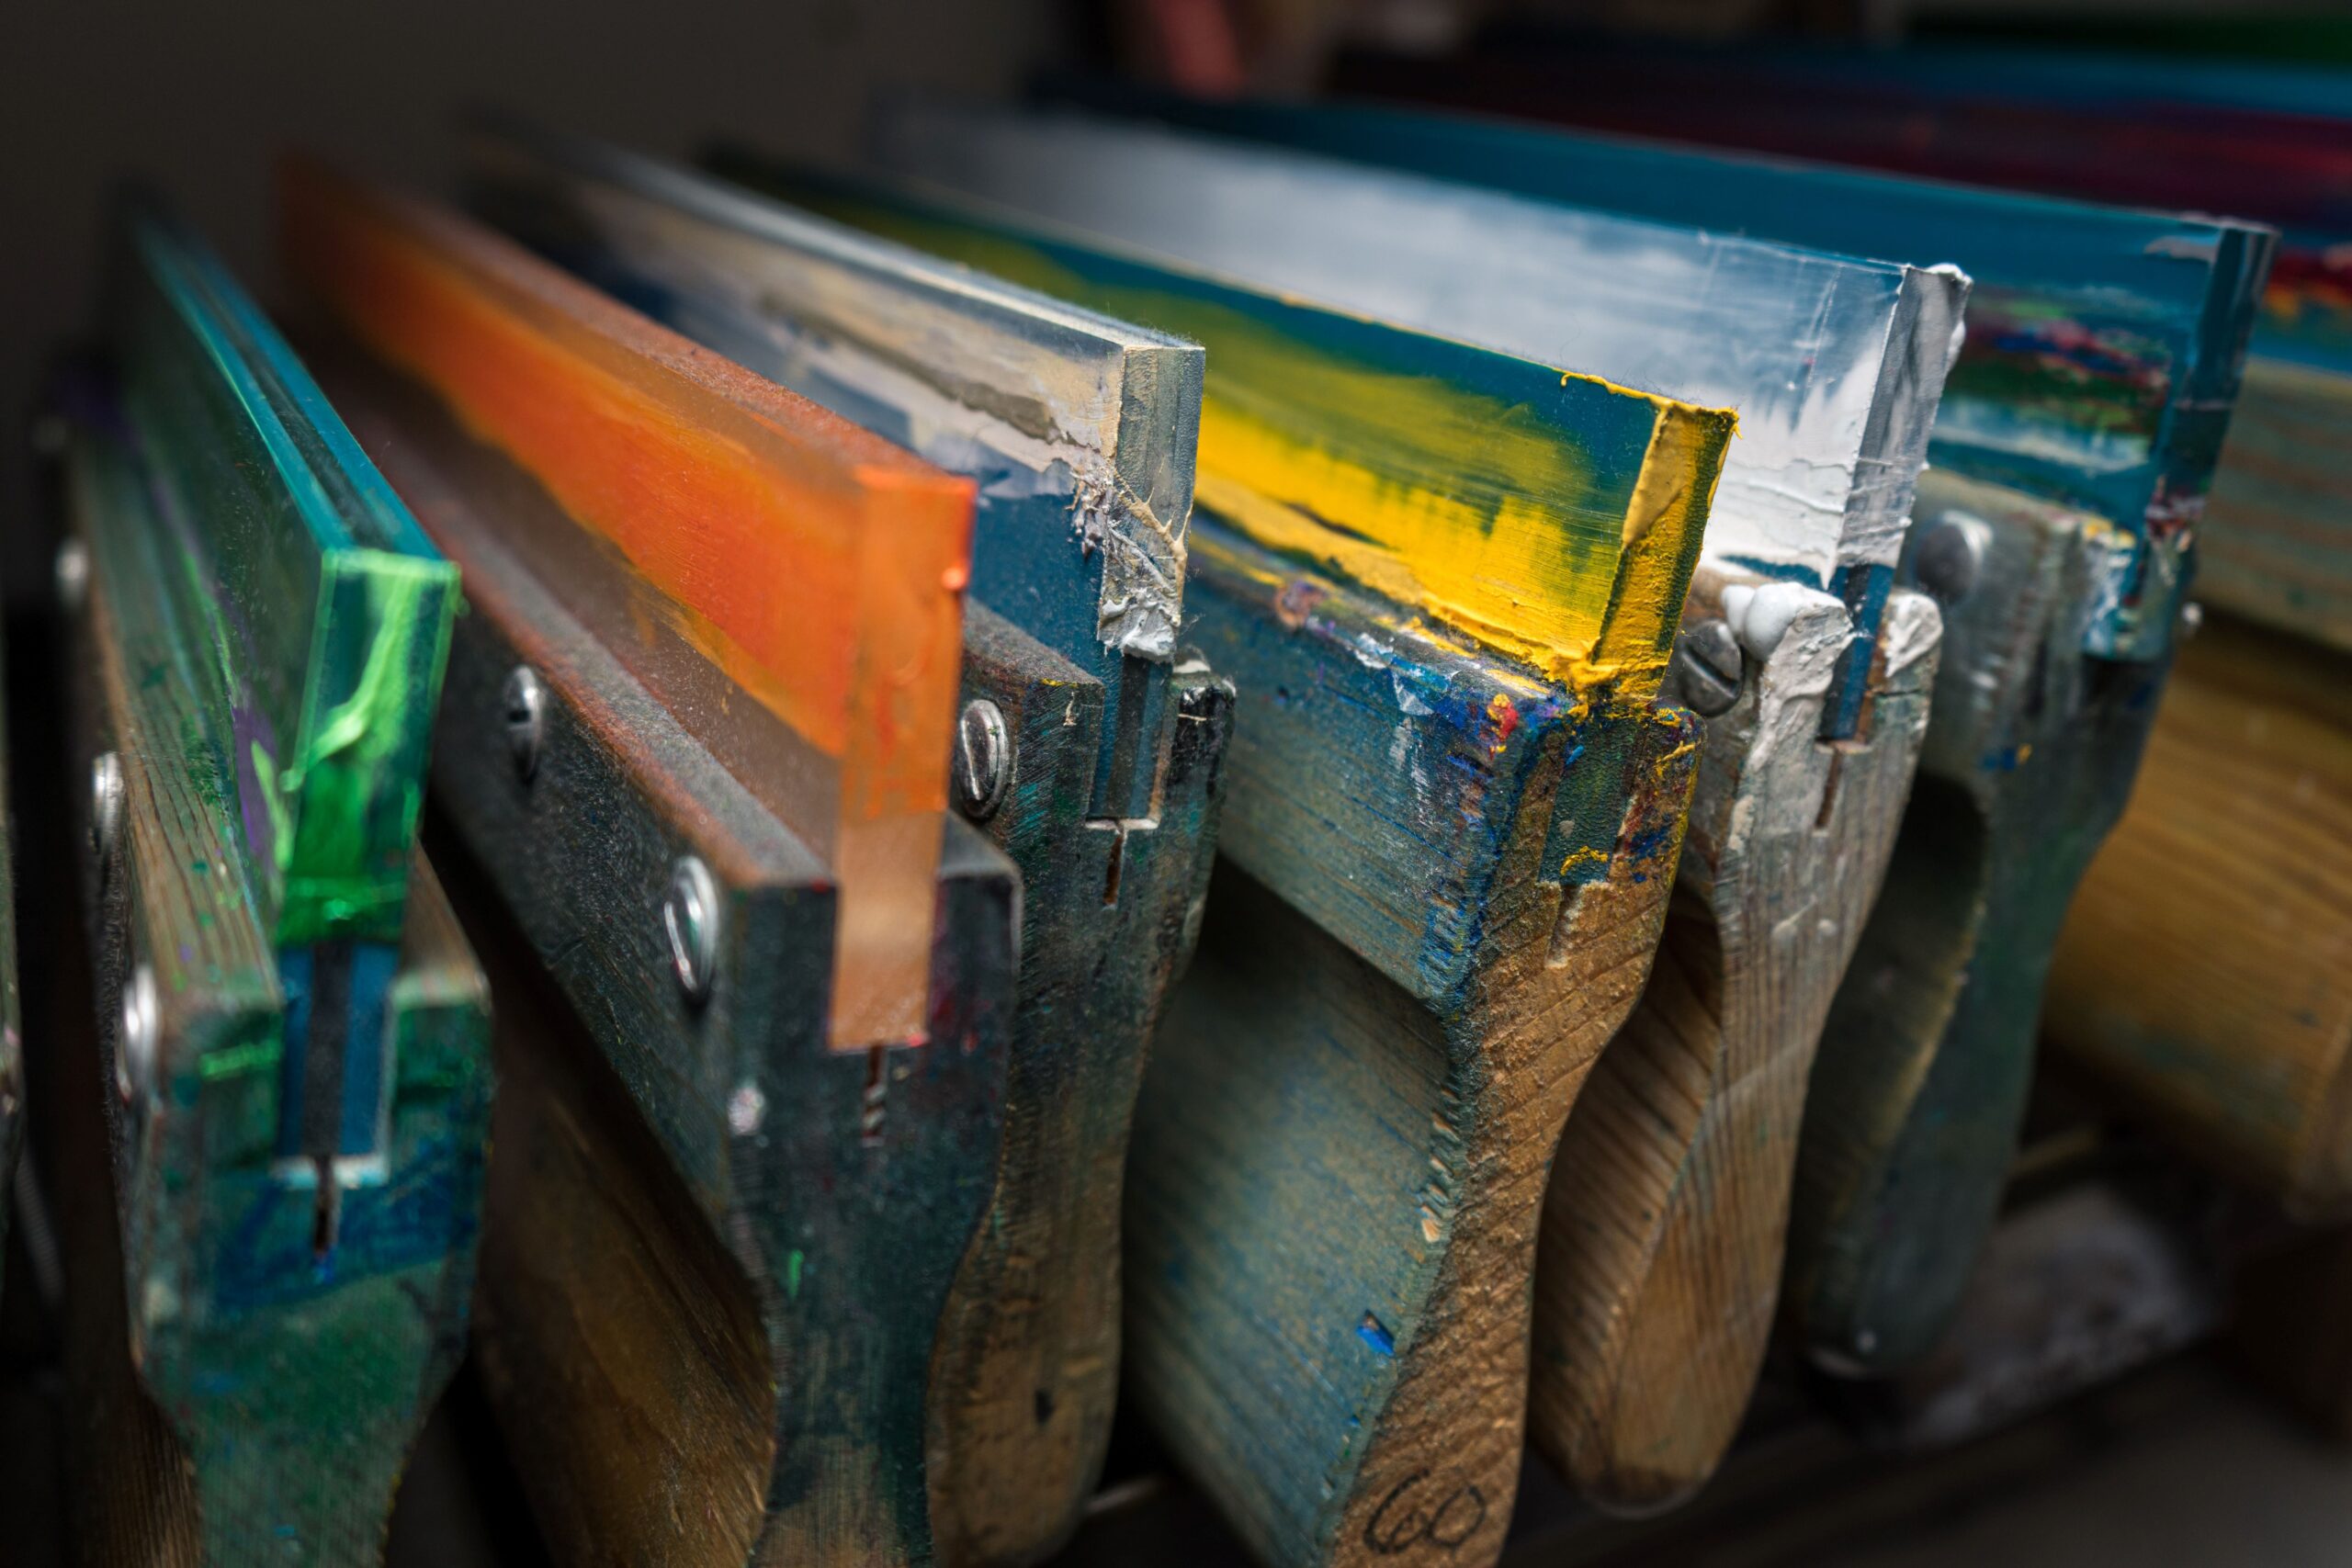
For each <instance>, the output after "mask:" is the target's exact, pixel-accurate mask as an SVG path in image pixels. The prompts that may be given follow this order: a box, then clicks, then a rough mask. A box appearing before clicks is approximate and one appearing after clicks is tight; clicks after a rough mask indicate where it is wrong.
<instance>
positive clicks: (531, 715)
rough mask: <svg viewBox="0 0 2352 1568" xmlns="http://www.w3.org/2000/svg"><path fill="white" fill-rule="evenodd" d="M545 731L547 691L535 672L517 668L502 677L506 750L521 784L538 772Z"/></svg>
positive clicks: (546, 723) (518, 666)
mask: <svg viewBox="0 0 2352 1568" xmlns="http://www.w3.org/2000/svg"><path fill="white" fill-rule="evenodd" d="M547 727H548V689H547V685H546V683H545V682H542V681H540V679H539V673H538V671H536V670H534V669H532V668H531V667H530V666H529V665H527V664H517V665H516V666H515V670H514V672H513V673H512V674H510V675H508V676H507V677H506V750H507V752H508V754H509V755H511V756H512V757H513V758H514V759H515V777H516V778H518V779H521V780H522V781H523V782H524V783H525V784H528V783H530V782H531V779H532V777H533V775H535V774H536V773H538V771H539V742H540V741H541V740H542V739H545V738H546V735H547Z"/></svg>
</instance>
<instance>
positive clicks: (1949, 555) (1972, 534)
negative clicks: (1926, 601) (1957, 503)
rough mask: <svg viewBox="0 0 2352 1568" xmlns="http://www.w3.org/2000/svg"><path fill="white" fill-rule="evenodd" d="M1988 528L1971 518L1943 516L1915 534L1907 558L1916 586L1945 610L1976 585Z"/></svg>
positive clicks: (1965, 595)
mask: <svg viewBox="0 0 2352 1568" xmlns="http://www.w3.org/2000/svg"><path fill="white" fill-rule="evenodd" d="M1991 533H1992V531H1991V530H1990V529H1988V528H1986V527H1985V525H1984V524H1983V523H1981V522H1979V521H1978V520H1977V519H1975V518H1973V517H1946V518H1944V519H1942V520H1941V521H1939V522H1938V523H1936V524H1934V525H1931V526H1930V527H1929V528H1928V531H1927V532H1926V533H1925V534H1923V535H1921V536H1920V537H1919V547H1918V549H1917V552H1915V553H1914V555H1913V557H1912V561H1911V570H1912V572H1913V574H1914V575H1915V576H1916V577H1917V579H1918V581H1919V586H1920V587H1921V588H1923V589H1925V590H1927V591H1928V593H1929V594H1931V595H1933V596H1934V598H1935V601H1936V603H1937V604H1940V605H1942V606H1943V607H1945V608H1946V609H1949V608H1951V606H1952V605H1954V604H1959V603H1960V602H1961V601H1962V599H1965V598H1967V597H1968V595H1969V594H1970V593H1971V592H1973V590H1974V589H1975V587H1976V579H1977V576H1978V574H1979V573H1981V572H1982V571H1983V570H1985V545H1986V543H1987V542H1988V540H1989V539H1990V537H1991Z"/></svg>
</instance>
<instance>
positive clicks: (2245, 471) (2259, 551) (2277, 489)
mask: <svg viewBox="0 0 2352 1568" xmlns="http://www.w3.org/2000/svg"><path fill="white" fill-rule="evenodd" d="M2346 357H2347V358H2352V355H2347V356H2346ZM2347 430H2352V368H2333V369H2321V368H2316V367H2307V366H2301V365H2295V364H2290V363H2289V362H2287V361H2285V360H2282V359H2276V358H2270V357H2266V356H2263V355H2256V356H2255V357H2254V358H2251V359H2249V360H2247V361H2246V367H2245V387H2244V388H2243V389H2240V391H2239V393H2238V408H2237V412H2236V413H2235V414H2234V415H2233V416H2232V418H2231V420H2230V435H2229V440H2228V442H2227V443H2226V444H2225V445H2224V446H2222V467H2221V469H2220V471H2219V472H2217V473H2216V474H2215V475H2214V476H2213V494H2212V499H2211V504H2210V505H2209V506H2208V507H2207V508H2206V514H2205V525H2204V526H2203V527H2202V528H2201V529H2199V533H2198V560H2197V594H2198V597H2199V599H2200V600H2202V601H2203V602H2204V603H2205V604H2207V605H2209V606H2211V607H2214V608H2219V609H2222V610H2227V611H2229V612H2230V613H2232V614H2233V615H2242V616H2244V617H2245V618H2246V619H2248V620H2251V621H2258V622H2260V623H2262V624H2263V625H2266V626H2274V627H2277V628H2278V629H2279V630H2281V631H2287V632H2292V633H2294V634H2296V635H2297V636H2301V637H2311V638H2312V639H2313V640H2315V641H2317V642H2321V643H2324V644H2326V645H2327V646H2328V647H2330V648H2333V649H2352V526H2347V517H2352V499H2347V498H2352V442H2346V439H2345V434H2344V433H2345V432H2346V431H2347Z"/></svg>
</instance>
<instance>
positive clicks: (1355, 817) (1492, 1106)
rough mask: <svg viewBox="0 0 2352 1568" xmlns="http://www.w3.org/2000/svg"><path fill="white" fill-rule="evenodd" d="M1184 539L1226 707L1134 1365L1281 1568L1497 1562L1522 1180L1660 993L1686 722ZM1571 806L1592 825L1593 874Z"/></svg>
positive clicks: (1514, 1385) (1143, 1196) (1164, 1426)
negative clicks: (1215, 840)
mask: <svg viewBox="0 0 2352 1568" xmlns="http://www.w3.org/2000/svg"><path fill="white" fill-rule="evenodd" d="M1193 538H1194V554H1193V563H1194V578H1193V596H1192V602H1193V605H1194V607H1195V614H1196V617H1197V618H1196V620H1195V622H1194V626H1195V628H1196V635H1197V637H1199V639H1200V643H1201V647H1202V649H1203V650H1204V655H1205V656H1206V657H1207V658H1208V659H1209V660H1212V661H1213V662H1214V663H1215V665H1216V667H1217V668H1219V669H1229V670H1233V671H1236V672H1237V676H1238V679H1237V685H1238V689H1239V691H1240V693H1241V697H1240V711H1239V714H1238V718H1237V722H1236V727H1235V739H1234V749H1233V755H1232V761H1231V770H1232V775H1233V778H1232V783H1231V785H1230V793H1229V795H1228V801H1227V816H1226V820H1225V826H1224V830H1223V835H1222V840H1221V842H1222V847H1223V850H1224V852H1225V855H1226V858H1225V859H1224V861H1223V862H1222V864H1221V868H1220V870H1219V872H1218V874H1217V880H1216V886H1215V888H1214V890H1213V893H1212V897H1211V901H1210V903H1211V911H1212V913H1211V915H1210V918H1209V919H1208V920H1207V922H1206V930H1205V931H1204V938H1203V942H1202V951H1201V953H1200V955H1199V957H1198V959H1197V961H1196V963H1195V964H1194V967H1193V972H1192V974H1191V975H1190V976H1188V978H1187V979H1186V980H1185V982H1184V983H1183V984H1182V986H1181V987H1179V988H1178V990H1177V993H1176V996H1175V998H1174V999H1173V1000H1172V1001H1171V1003H1170V1011H1169V1016H1168V1019H1167V1021H1166V1022H1165V1023H1164V1024H1163V1026H1162V1028H1161V1031H1160V1035H1159V1043H1158V1046H1157V1049H1156V1050H1155V1052H1154V1055H1153V1058H1152V1065H1151V1067H1150V1069H1149V1072H1148V1077H1147V1080H1146V1084H1145V1089H1144V1093H1143V1096H1142V1099H1141V1100H1140V1101H1139V1102H1138V1106H1137V1111H1136V1145H1135V1153H1134V1156H1133V1158H1134V1165H1133V1169H1132V1170H1131V1172H1130V1174H1129V1178H1128V1213H1127V1235H1128V1248H1129V1251H1128V1259H1127V1280H1126V1294H1127V1311H1128V1314H1129V1333H1130V1342H1129V1368H1130V1371H1129V1379H1130V1386H1131V1388H1132V1390H1133V1392H1134V1393H1135V1395H1136V1399H1137V1400H1138V1401H1139V1403H1140V1404H1141V1405H1142V1407H1143V1409H1144V1410H1145V1412H1146V1413H1147V1415H1148V1416H1149V1417H1150V1418H1151V1419H1152V1421H1153V1423H1154V1424H1155V1426H1156V1427H1158V1429H1159V1432H1160V1434H1161V1435H1162V1437H1163V1438H1165V1439H1166V1440H1167V1441H1168V1443H1169V1444H1170V1448H1171V1450H1173V1451H1174V1453H1175V1454H1176V1456H1177V1458H1178V1461H1179V1462H1180V1463H1182V1465H1183V1466H1184V1467H1185V1468H1187V1469H1188V1470H1190V1471H1191V1472H1193V1473H1194V1474H1195V1476H1197V1477H1198V1478H1200V1479H1201V1480H1203V1481H1204V1483H1207V1484H1208V1485H1209V1487H1210V1488H1211V1490H1212V1491H1213V1493H1214V1494H1215V1495H1216V1496H1217V1497H1218V1499H1219V1501H1220V1503H1221V1505H1222V1506H1223V1507H1224V1509H1225V1511H1226V1513H1227V1517H1228V1518H1229V1519H1230V1520H1231V1521H1232V1522H1233V1523H1234V1525H1235V1526H1236V1528H1237V1529H1238V1530H1239V1531H1240V1532H1241V1534H1242V1536H1243V1539H1244V1540H1247V1541H1248V1542H1249V1544H1250V1547H1251V1548H1252V1549H1253V1551H1256V1553H1257V1554H1258V1555H1259V1556H1260V1557H1261V1559H1263V1560H1264V1561H1267V1562H1370V1561H1376V1560H1385V1559H1389V1558H1403V1559H1404V1560H1406V1561H1412V1562H1440V1561H1444V1562H1490V1561H1492V1560H1493V1558H1494V1556H1495V1554H1496V1553H1497V1552H1498V1551H1499V1550H1500V1548H1501V1544H1502V1534H1503V1529H1504V1527H1505V1525H1506V1523H1507V1522H1508V1518H1509V1515H1510V1504H1511V1500H1512V1496H1513V1493H1514V1489H1515V1484H1516V1478H1517V1474H1518V1469H1519V1465H1520V1461H1521V1451H1520V1441H1519V1432H1520V1425H1519V1422H1518V1421H1517V1420H1516V1419H1514V1418H1513V1416H1515V1415H1516V1413H1517V1412H1518V1411H1519V1410H1520V1409H1521V1401H1522V1400H1523V1397H1524V1392H1525V1388H1526V1382H1527V1375H1528V1369H1527V1312H1528V1308H1529V1304H1530V1291H1531V1282H1532V1275H1531V1273H1530V1267H1531V1265H1532V1259H1533V1238H1534V1222H1535V1217H1536V1210H1537V1208H1538V1205H1539V1202H1540V1199H1541V1195H1542V1190H1543V1179H1544V1173H1545V1170H1546V1168H1547V1166H1548V1161H1549V1155H1550V1150H1551V1147H1552V1145H1553V1143H1554V1142H1555V1140H1556V1138H1557V1136H1558V1132H1559V1128H1560V1126H1561V1124H1562V1123H1563V1122H1565V1121H1566V1117H1567V1112H1568V1107H1569V1105H1570V1104H1571V1103H1572V1102H1573V1100H1574V1099H1575V1097H1576V1093H1577V1088H1578V1087H1579V1086H1580V1084H1581V1083H1582V1081H1583V1079H1584V1077H1585V1075H1586V1074H1587V1073H1588V1072H1589V1069H1590V1067H1591V1065H1592V1062H1593V1060H1594V1058H1595V1057H1596V1056H1597V1055H1598V1054H1599V1052H1600V1047H1601V1045H1602V1044H1603V1043H1606V1042H1607V1040H1608V1039H1609V1037H1610V1035H1611V1033H1612V1032H1614V1031H1615V1029H1616V1027H1617V1024H1618V1023H1619V1022H1620V1021H1622V1020H1623V1017H1624V1015H1625V1013H1626V1012H1627V1011H1628V1010H1630V1009H1631V1007H1632V1005H1633V1002H1634V998H1635V997H1636V996H1637V995H1638V994H1639V992H1640V989H1641V987H1642V985H1643V983H1644V980H1645V977H1646V975H1647V971H1648V965H1649V959H1650V954H1651V953H1652V951H1653V948H1654V945H1655V943H1656V942H1657V932H1658V929H1659V923H1660V922H1661V920H1662V919H1663V916H1664V910H1665V894H1666V891H1667V887H1668V884H1669V883H1670V881H1671V872H1672V866H1673V863H1674V858H1675V855H1676V853H1677V852H1678V851H1679V841H1680V836H1681V824H1682V819H1683V812H1684V810H1685V808H1686V806H1687V801H1688V791H1689V789H1690V785H1691V770H1692V764H1693V763H1694V761H1695V755H1696V746H1695V740H1696V731H1695V727H1694V726H1693V724H1692V722H1691V719H1690V718H1689V716H1687V715H1682V714H1679V713H1678V712H1676V711H1674V710H1665V709H1647V710H1634V711H1627V710H1625V709H1622V708H1618V709H1612V708H1611V706H1610V705H1607V704H1606V703H1600V704H1596V705H1593V706H1591V707H1583V706H1580V705H1578V704H1577V703H1576V702H1575V701H1574V699H1573V698H1571V697H1570V696H1568V694H1565V693H1560V692H1556V691H1549V690H1546V689H1545V688H1543V687H1540V686H1536V687H1532V688H1531V687H1530V686H1529V685H1527V684H1526V683H1524V681H1523V677H1520V676H1517V675H1516V674H1514V673H1513V672H1511V671H1510V670H1509V668H1508V667H1507V666H1498V665H1497V664H1496V663H1494V662H1493V661H1490V660H1485V659H1483V658H1481V657H1479V656H1476V655H1474V654H1468V653H1465V652H1464V651H1463V650H1461V649H1458V648H1451V647H1448V646H1446V645H1444V644H1443V643H1442V642H1433V641H1431V640H1430V639H1429V638H1427V637H1423V636H1419V635H1417V634H1416V632H1415V631H1414V630H1413V629H1412V628H1411V627H1409V626H1405V625H1403V624H1401V623H1400V621H1399V619H1398V618H1397V616H1396V615H1394V613H1393V612H1392V611H1391V610H1390V609H1389V608H1388V607H1386V606H1385V605H1383V604H1380V603H1379V602H1378V601H1377V600H1375V599H1374V598H1373V597H1372V596H1370V595H1366V594H1363V593H1362V592H1360V591H1350V590H1347V589H1343V588H1340V587H1338V586H1336V585H1334V584H1331V583H1329V582H1327V581H1320V580H1317V579H1315V578H1312V577H1308V576H1306V575H1304V574H1301V573H1300V572H1298V571H1297V570H1295V568H1292V567H1290V566H1288V565H1287V564H1285V563H1283V561H1281V560H1280V559H1279V558H1274V557H1272V556H1269V555H1267V554H1265V553H1264V552H1261V551H1259V550H1256V549H1254V548H1253V547H1250V546H1249V545H1247V544H1246V543H1244V542H1242V541H1241V540H1239V539H1238V538H1237V537H1235V536H1231V535H1228V534H1227V533H1226V532H1225V531H1224V530H1223V529H1221V528H1220V527H1218V526H1217V525H1216V523H1215V522H1214V520H1212V519H1209V518H1207V517H1204V518H1202V519H1201V520H1200V521H1198V522H1197V523H1196V524H1195V527H1194V535H1193ZM1498 713H1510V714H1514V715H1515V716H1516V719H1515V722H1514V723H1513V724H1511V725H1510V726H1509V727H1505V726H1502V725H1498V723H1497V722H1496V717H1495V716H1496V715H1497V714H1498ZM1572 812H1573V813H1575V814H1577V815H1578V816H1583V817H1587V818H1589V817H1593V816H1600V817H1602V818H1605V819H1606V820H1608V821H1609V822H1610V823H1611V829H1612V830H1611V850H1610V852H1607V853H1606V854H1605V855H1604V856H1603V857H1602V862H1603V863H1602V864H1601V865H1600V866H1599V867H1594V866H1590V865H1580V866H1579V873H1580V874H1581V875H1582V876H1583V877H1585V878H1587V879H1588V880H1585V881H1583V882H1581V883H1580V884H1579V883H1575V882H1571V881H1569V880H1568V879H1566V877H1564V876H1562V875H1561V874H1560V866H1561V864H1562V857H1561V856H1559V855H1558V853H1557V852H1556V849H1555V847H1554V846H1555V843H1556V833H1557V827H1558V819H1559V818H1560V817H1562V816H1564V815H1566V814H1569V813H1572ZM1596 872H1597V873H1598V874H1596ZM1392 877H1393V879H1394V881H1395V883H1396V884H1397V887H1396V891H1397V892H1398V893H1399V894H1402V893H1403V892H1404V890H1405V888H1406V887H1407V886H1417V887H1418V889H1419V893H1418V896H1416V897H1400V898H1399V899H1397V902H1395V903H1394V904H1390V903H1388V901H1387V900H1386V899H1385V897H1383V893H1384V892H1385V890H1386V888H1387V886H1388V883H1389V881H1390V879H1391V878H1392ZM1353 882H1361V883H1362V884H1363V886H1359V887H1352V888H1351V887H1350V886H1348V885H1349V884H1350V883H1353ZM1390 922H1394V923H1395V925H1396V926H1397V927H1398V928H1401V929H1399V930H1397V931H1396V932H1395V933H1394V936H1393V937H1391V938H1385V939H1382V938H1375V937H1374V935H1373V933H1372V931H1369V930H1368V929H1367V927H1368V926H1370V925H1373V924H1374V923H1377V924H1382V925H1385V924H1388V923H1390ZM1400 948H1404V949H1408V950H1409V951H1410V952H1411V953H1413V958H1412V961H1411V963H1410V964H1409V966H1408V965H1400V964H1397V963H1396V962H1395V961H1394V960H1393V959H1392V958H1390V957H1389V954H1391V953H1396V952H1397V951H1398V950H1399V949H1400Z"/></svg>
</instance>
